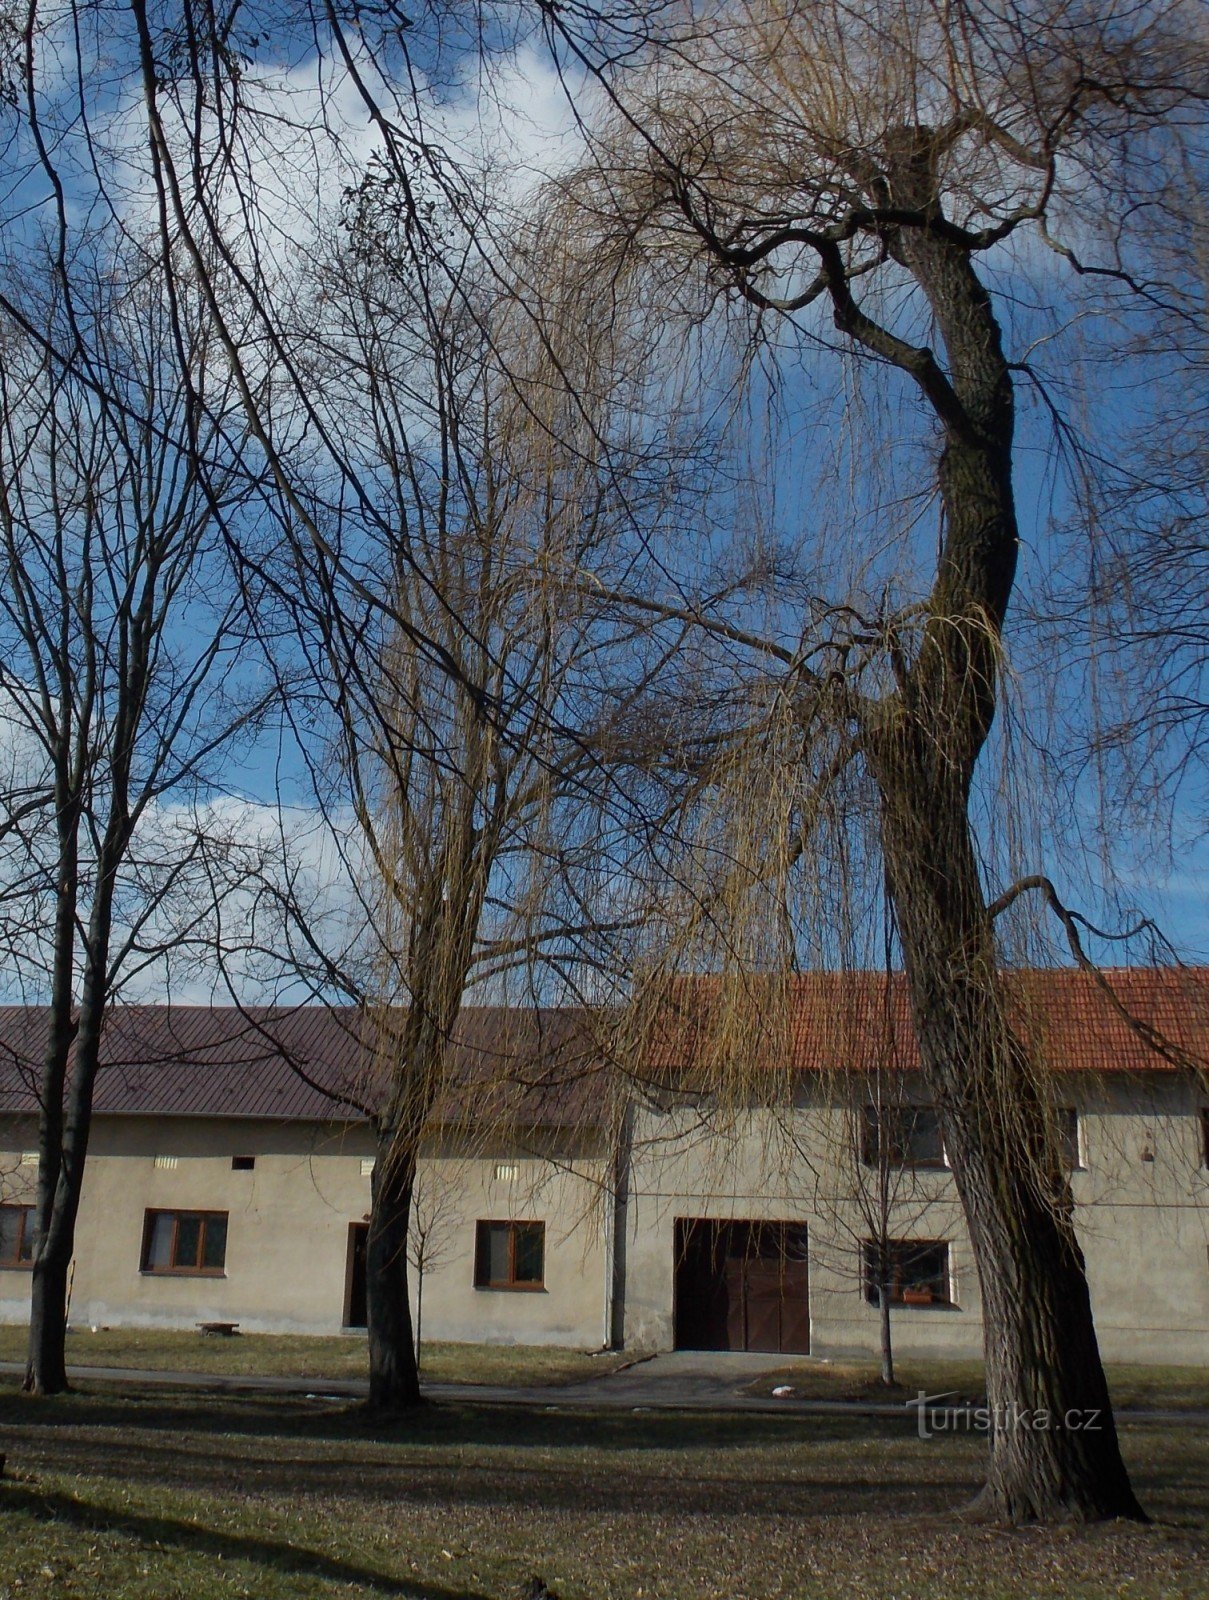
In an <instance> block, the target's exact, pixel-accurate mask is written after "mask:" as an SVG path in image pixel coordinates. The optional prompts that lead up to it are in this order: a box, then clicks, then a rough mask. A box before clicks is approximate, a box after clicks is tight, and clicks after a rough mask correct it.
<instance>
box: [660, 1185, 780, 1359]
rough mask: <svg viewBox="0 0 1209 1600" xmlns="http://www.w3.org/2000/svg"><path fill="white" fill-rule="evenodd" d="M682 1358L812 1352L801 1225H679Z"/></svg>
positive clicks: (696, 1221) (694, 1220) (682, 1220)
mask: <svg viewBox="0 0 1209 1600" xmlns="http://www.w3.org/2000/svg"><path fill="white" fill-rule="evenodd" d="M675 1242H676V1276H675V1307H674V1314H675V1336H676V1348H677V1350H769V1351H774V1352H775V1351H781V1352H784V1353H785V1354H794V1355H806V1354H807V1353H808V1352H809V1350H810V1295H809V1286H808V1279H807V1271H808V1267H807V1251H806V1227H805V1224H804V1223H801V1222H717V1221H714V1220H713V1219H712V1218H706V1217H677V1218H676V1235H675Z"/></svg>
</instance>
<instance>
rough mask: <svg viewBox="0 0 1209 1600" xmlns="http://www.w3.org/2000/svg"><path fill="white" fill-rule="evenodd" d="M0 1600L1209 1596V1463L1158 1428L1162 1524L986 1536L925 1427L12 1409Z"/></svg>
mask: <svg viewBox="0 0 1209 1600" xmlns="http://www.w3.org/2000/svg"><path fill="white" fill-rule="evenodd" d="M0 1428H2V1429H3V1437H4V1439H5V1441H6V1448H7V1450H8V1455H9V1474H10V1478H11V1476H12V1475H13V1473H14V1471H15V1473H16V1475H17V1481H15V1482H13V1481H9V1482H6V1483H5V1484H4V1485H3V1486H2V1487H0V1516H2V1517H3V1528H4V1541H3V1549H2V1550H0V1595H10V1596H12V1597H14V1600H15V1597H16V1596H17V1595H20V1596H22V1597H27V1596H28V1597H37V1600H52V1597H62V1596H73V1597H77V1600H101V1597H105V1600H108V1597H110V1596H122V1597H130V1600H152V1597H154V1600H176V1597H182V1600H184V1597H187V1600H218V1597H219V1596H224V1597H226V1596H239V1595H248V1596H256V1597H257V1600H301V1597H308V1600H315V1597H320V1596H325V1595H329V1594H330V1595H336V1594H339V1595H343V1596H353V1597H369V1596H376V1595H392V1594H409V1595H419V1596H426V1597H429V1600H480V1597H489V1596H490V1597H509V1596H514V1595H515V1594H516V1593H517V1592H518V1590H519V1587H520V1585H521V1584H522V1582H524V1581H525V1580H527V1579H528V1577H529V1576H530V1575H531V1574H533V1573H540V1574H541V1575H542V1576H543V1577H544V1578H545V1579H546V1581H547V1582H548V1583H549V1584H550V1585H551V1587H552V1588H554V1589H555V1590H557V1591H558V1592H559V1593H560V1594H561V1595H562V1596H563V1600H646V1597H648V1596H652V1597H653V1596H659V1597H660V1600H714V1597H718V1600H721V1597H724V1596H725V1597H727V1600H735V1597H739V1600H777V1597H782V1596H801V1597H803V1600H824V1597H825V1600H851V1597H855V1596H870V1597H872V1596H877V1597H879V1600H884V1597H886V1596H890V1595H894V1596H904V1597H905V1596H909V1597H911V1600H942V1597H943V1600H964V1597H967V1596H968V1597H971V1600H972V1597H974V1596H978V1597H980V1600H981V1597H984V1596H985V1597H987V1600H1002V1597H1007V1596H1027V1597H1029V1600H1050V1597H1053V1600H1058V1597H1063V1600H1066V1597H1079V1600H1107V1597H1109V1596H1113V1597H1117V1600H1119V1597H1122V1596H1127V1597H1133V1600H1160V1597H1162V1600H1185V1597H1186V1600H1194V1597H1196V1600H1203V1596H1204V1594H1205V1577H1204V1574H1205V1572H1206V1570H1209V1567H1207V1565H1206V1563H1207V1562H1209V1442H1207V1441H1206V1439H1205V1437H1204V1434H1203V1430H1200V1429H1197V1428H1194V1427H1183V1426H1181V1427H1179V1428H1174V1429H1168V1430H1165V1431H1164V1430H1160V1429H1158V1428H1156V1427H1153V1426H1135V1427H1130V1428H1129V1429H1127V1430H1126V1434H1125V1445H1126V1450H1127V1453H1128V1456H1129V1458H1130V1461H1131V1463H1132V1465H1133V1468H1134V1472H1135V1475H1136V1481H1137V1484H1138V1487H1139V1490H1140V1492H1141V1494H1142V1497H1143V1499H1144V1501H1145V1503H1146V1504H1147V1506H1148V1507H1149V1509H1150V1510H1151V1511H1152V1512H1153V1513H1155V1514H1156V1515H1158V1516H1159V1517H1160V1518H1162V1519H1163V1520H1162V1521H1161V1522H1159V1523H1158V1524H1156V1525H1154V1526H1151V1527H1149V1528H1136V1527H1130V1526H1121V1527H1106V1528H1097V1529H1091V1530H1079V1529H1058V1530H1040V1529H1027V1530H1019V1531H1015V1532H1006V1531H1001V1530H994V1529H987V1528H983V1527H977V1526H965V1525H963V1524H962V1523H961V1521H960V1519H959V1518H958V1517H957V1516H956V1515H955V1508H959V1507H960V1506H961V1505H962V1504H963V1503H964V1502H965V1501H966V1500H967V1499H968V1498H969V1496H970V1495H971V1493H972V1492H973V1490H974V1488H975V1486H976V1484H977V1481H978V1476H979V1468H980V1462H981V1459H982V1450H983V1445H982V1442H981V1441H980V1440H978V1439H976V1438H954V1437H946V1438H945V1439H943V1440H933V1441H931V1442H924V1441H921V1440H919V1439H917V1438H916V1437H915V1436H914V1434H913V1432H912V1431H911V1429H910V1426H909V1425H908V1424H906V1423H905V1422H904V1423H902V1424H898V1423H895V1424H891V1423H878V1422H871V1421H859V1420H857V1419H853V1420H851V1421H850V1420H848V1419H838V1420H837V1419H833V1418H830V1417H808V1418H798V1419H791V1418H781V1417H775V1416H774V1417H767V1416H730V1417H706V1416H699V1415H694V1416H685V1415H679V1416H677V1415H674V1414H665V1415H658V1414H654V1415H653V1414H649V1413H647V1414H643V1415H641V1416H633V1415H630V1414H628V1413H627V1414H605V1415H600V1414H598V1415H590V1414H575V1413H569V1412H557V1413H550V1412H546V1411H538V1412H533V1413H529V1412H519V1411H516V1410H514V1409H511V1408H510V1409H507V1410H504V1409H492V1408H484V1407H475V1406H469V1405H458V1406H447V1407H446V1406H442V1407H432V1408H429V1409H428V1410H427V1411H426V1412H425V1413H423V1414H421V1415H420V1416H418V1417H416V1418H415V1419H414V1420H412V1421H409V1422H407V1423H405V1424H402V1425H399V1426H397V1427H395V1428H393V1429H390V1430H385V1431H375V1430H373V1429H372V1428H370V1426H369V1425H368V1424H367V1422H366V1420H365V1419H364V1417H363V1415H362V1414H361V1413H359V1412H358V1411H357V1410H355V1409H353V1408H347V1407H345V1408H339V1407H331V1406H323V1405H316V1404H312V1405H310V1406H307V1405H306V1404H305V1403H303V1402H300V1401H287V1400H283V1399H267V1398H259V1397H258V1398H255V1399H239V1400H235V1399H229V1398H224V1399H220V1400H217V1401H215V1400H212V1399H206V1398H204V1397H200V1396H195V1395H180V1396H174V1397H173V1399H172V1400H171V1401H170V1402H165V1401H164V1400H163V1399H162V1397H160V1398H154V1397H148V1396H142V1397H140V1396H137V1395H136V1396H133V1397H131V1398H128V1399H126V1398H119V1397H116V1396H112V1395H104V1394H95V1395H93V1394H88V1393H85V1394H79V1395H74V1396H69V1397H66V1398H64V1399H62V1400H56V1401H53V1402H45V1401H42V1402H38V1401H29V1400H24V1399H22V1398H21V1397H19V1396H18V1395H16V1393H15V1392H14V1391H13V1390H12V1389H11V1388H10V1389H8V1390H6V1391H0Z"/></svg>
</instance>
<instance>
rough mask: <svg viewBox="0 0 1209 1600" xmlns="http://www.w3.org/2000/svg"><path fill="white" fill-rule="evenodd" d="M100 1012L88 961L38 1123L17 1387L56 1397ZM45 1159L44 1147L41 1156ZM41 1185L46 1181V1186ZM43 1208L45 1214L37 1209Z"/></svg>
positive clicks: (101, 993) (98, 924) (101, 978)
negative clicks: (60, 1065)
mask: <svg viewBox="0 0 1209 1600" xmlns="http://www.w3.org/2000/svg"><path fill="white" fill-rule="evenodd" d="M108 901H109V897H108V896H107V895H105V894H101V895H99V896H98V904H97V906H96V908H95V909H94V913H93V918H92V926H91V929H90V934H91V936H92V937H93V938H95V939H96V940H97V941H98V942H99V944H100V948H102V949H104V950H105V951H106V952H107V951H108V921H109V904H108ZM105 1012H106V978H105V971H104V966H103V965H102V964H100V963H98V962H97V961H96V960H92V961H90V963H89V965H88V967H87V968H86V969H85V974H84V992H83V994H82V996H81V999H80V1015H79V1022H78V1025H77V1026H76V1028H75V1053H74V1056H73V1058H72V1063H71V1071H70V1073H69V1074H68V1075H67V1076H66V1078H65V1080H62V1081H61V1083H60V1091H59V1092H60V1100H59V1104H58V1106H57V1107H53V1106H51V1105H50V1104H49V1103H48V1102H44V1105H43V1113H42V1116H43V1125H44V1128H45V1126H46V1124H47V1123H48V1122H49V1123H52V1124H54V1125H55V1126H56V1127H57V1129H58V1135H59V1141H60V1143H59V1151H58V1159H57V1161H56V1162H55V1170H56V1181H55V1183H54V1186H53V1190H51V1191H50V1196H49V1201H48V1202H47V1201H46V1200H45V1199H44V1196H43V1194H42V1187H43V1185H42V1181H41V1172H40V1173H39V1213H40V1215H39V1227H40V1232H39V1238H38V1244H37V1247H36V1249H35V1252H34V1264H33V1273H32V1279H33V1281H32V1283H31V1285H30V1315H29V1353H28V1357H27V1360H26V1367H25V1382H24V1387H25V1390H26V1392H27V1393H29V1394H61V1393H62V1392H63V1391H64V1390H65V1389H66V1388H67V1387H68V1383H67V1365H66V1341H67V1284H68V1278H69V1274H70V1271H71V1258H72V1255H73V1254H74V1252H75V1238H76V1219H77V1218H78V1216H79V1212H80V1196H81V1193H82V1192H83V1187H84V1166H85V1162H86V1160H87V1157H88V1141H89V1137H90V1135H91V1132H92V1101H93V1092H94V1089H95V1086H96V1075H97V1068H98V1066H99V1064H100V1059H101V1030H102V1028H103V1026H104V1021H105ZM41 1154H42V1156H43V1158H44V1157H45V1154H46V1152H45V1150H43V1152H42V1153H41ZM47 1187H48V1189H49V1185H48V1186H47ZM44 1209H45V1218H46V1220H45V1221H43V1220H42V1213H43V1210H44Z"/></svg>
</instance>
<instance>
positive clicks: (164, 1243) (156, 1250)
mask: <svg viewBox="0 0 1209 1600" xmlns="http://www.w3.org/2000/svg"><path fill="white" fill-rule="evenodd" d="M226 1264H227V1213H226V1212H225V1211H148V1212H147V1214H146V1220H145V1221H144V1224H143V1264H142V1271H143V1272H164V1273H179V1274H193V1275H194V1276H196V1277H210V1278H221V1277H222V1276H223V1273H224V1269H225V1267H226Z"/></svg>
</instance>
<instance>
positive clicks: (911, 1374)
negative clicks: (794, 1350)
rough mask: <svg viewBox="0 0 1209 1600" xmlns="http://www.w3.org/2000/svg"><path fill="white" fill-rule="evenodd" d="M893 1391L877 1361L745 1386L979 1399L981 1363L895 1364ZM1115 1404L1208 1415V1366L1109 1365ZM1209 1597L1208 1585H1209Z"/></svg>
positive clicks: (857, 1395) (810, 1366)
mask: <svg viewBox="0 0 1209 1600" xmlns="http://www.w3.org/2000/svg"><path fill="white" fill-rule="evenodd" d="M894 1375H895V1389H894V1391H892V1392H891V1393H889V1394H887V1391H886V1389H885V1388H884V1387H883V1386H882V1384H881V1382H880V1380H879V1376H878V1366H877V1363H876V1361H874V1360H872V1359H869V1360H853V1361H829V1362H822V1361H820V1362H796V1363H792V1364H787V1365H786V1366H785V1367H784V1368H782V1369H780V1370H778V1371H776V1372H762V1373H761V1374H760V1376H759V1377H758V1378H756V1379H754V1380H753V1381H752V1382H751V1383H749V1384H748V1385H747V1386H746V1392H747V1393H748V1394H750V1395H755V1396H760V1395H771V1394H772V1391H773V1390H774V1389H777V1388H781V1387H784V1386H788V1387H789V1388H791V1389H792V1390H793V1393H794V1395H796V1396H798V1397H800V1398H801V1399H805V1400H885V1399H889V1400H891V1401H894V1400H898V1399H902V1398H908V1397H910V1396H912V1395H917V1394H918V1393H919V1391H920V1390H921V1389H923V1390H926V1392H927V1393H928V1394H953V1395H955V1396H957V1397H959V1398H961V1399H976V1398H978V1397H980V1396H981V1395H982V1394H983V1381H982V1363H981V1362H978V1361H900V1362H896V1363H895V1374H894ZM1108 1382H1109V1388H1110V1389H1111V1391H1112V1398H1113V1404H1114V1405H1117V1406H1128V1407H1138V1408H1142V1409H1154V1410H1165V1409H1173V1410H1177V1411H1209V1367H1161V1366H1155V1367H1142V1366H1111V1365H1110V1366H1109V1367H1108ZM1206 1593H1207V1594H1209V1583H1207V1584H1206Z"/></svg>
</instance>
